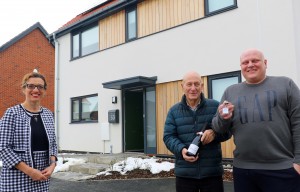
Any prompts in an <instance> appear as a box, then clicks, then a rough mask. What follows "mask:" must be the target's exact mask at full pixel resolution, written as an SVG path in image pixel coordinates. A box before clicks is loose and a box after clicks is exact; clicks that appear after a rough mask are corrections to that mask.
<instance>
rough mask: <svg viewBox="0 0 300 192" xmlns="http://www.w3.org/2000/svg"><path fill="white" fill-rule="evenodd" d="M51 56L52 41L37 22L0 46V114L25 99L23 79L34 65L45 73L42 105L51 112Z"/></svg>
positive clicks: (53, 56) (52, 60) (52, 74)
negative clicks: (44, 92)
mask: <svg viewBox="0 0 300 192" xmlns="http://www.w3.org/2000/svg"><path fill="white" fill-rule="evenodd" d="M54 59H55V49H54V45H53V44H51V43H50V42H49V39H48V33H47V31H46V30H45V29H44V27H43V26H42V25H41V24H40V23H39V22H38V23H35V24H34V25H32V26H31V27H29V28H28V29H26V30H25V31H23V32H22V33H20V34H19V35H17V36H16V37H14V38H13V39H11V40H10V41H8V42H7V43H5V44H3V45H2V46H1V47H0V65H1V68H0V74H1V75H0V82H1V84H2V85H1V86H0V93H1V99H0V118H1V117H2V116H3V114H4V112H5V111H6V109H7V108H8V107H11V106H13V105H17V104H20V103H22V102H23V101H24V99H25V97H24V95H23V93H22V88H21V83H22V79H23V76H24V75H25V74H27V73H30V72H32V71H33V70H34V69H37V70H38V71H39V72H40V73H42V74H43V75H45V77H46V80H47V83H48V85H49V86H48V88H47V96H46V97H45V98H44V99H43V102H42V105H43V106H44V107H47V108H49V109H50V110H51V111H53V112H54V83H55V82H54V63H55V62H54Z"/></svg>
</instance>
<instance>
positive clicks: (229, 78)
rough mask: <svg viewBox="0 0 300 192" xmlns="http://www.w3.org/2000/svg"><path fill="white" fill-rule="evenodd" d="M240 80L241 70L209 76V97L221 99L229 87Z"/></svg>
mask: <svg viewBox="0 0 300 192" xmlns="http://www.w3.org/2000/svg"><path fill="white" fill-rule="evenodd" d="M240 82H241V72H240V71H236V72H231V73H223V74H218V75H211V76H208V85H209V88H208V97H209V98H211V99H215V100H217V101H220V100H221V98H222V95H223V93H224V91H225V89H226V88H227V87H229V86H230V85H233V84H236V83H240Z"/></svg>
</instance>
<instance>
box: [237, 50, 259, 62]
mask: <svg viewBox="0 0 300 192" xmlns="http://www.w3.org/2000/svg"><path fill="white" fill-rule="evenodd" d="M250 54H255V55H257V56H259V57H260V58H261V60H265V56H264V54H263V52H262V51H260V50H258V49H253V48H252V49H247V50H245V51H243V52H242V54H241V56H240V61H241V62H242V60H243V59H244V58H245V57H246V56H247V55H250Z"/></svg>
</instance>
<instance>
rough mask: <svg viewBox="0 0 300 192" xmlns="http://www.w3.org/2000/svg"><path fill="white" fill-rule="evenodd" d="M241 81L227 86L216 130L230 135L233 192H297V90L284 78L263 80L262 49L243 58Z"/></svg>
mask: <svg viewBox="0 0 300 192" xmlns="http://www.w3.org/2000/svg"><path fill="white" fill-rule="evenodd" d="M240 66H241V72H242V75H243V77H244V78H245V80H246V81H245V82H242V83H239V84H235V85H232V86H230V87H228V88H227V89H226V90H225V92H224V94H223V96H222V99H221V103H222V104H220V105H219V107H218V112H217V114H216V116H215V117H214V118H213V121H212V125H213V129H214V131H216V132H218V133H223V132H226V131H229V132H231V133H232V134H233V136H234V143H235V145H236V149H235V150H234V161H233V166H234V168H233V176H234V188H235V192H271V191H272V192H277V191H278V192H283V191H284V192H299V191H300V91H299V88H298V87H297V85H296V84H295V83H294V82H293V80H291V79H290V78H288V77H274V76H267V75H266V69H267V60H266V59H265V58H264V55H263V53H262V52H261V51H259V50H257V49H249V50H246V51H245V52H243V53H242V54H241V57H240Z"/></svg>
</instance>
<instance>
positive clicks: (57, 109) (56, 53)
mask: <svg viewBox="0 0 300 192" xmlns="http://www.w3.org/2000/svg"><path fill="white" fill-rule="evenodd" d="M52 37H53V42H54V47H55V68H54V70H55V84H54V87H55V89H54V92H55V97H54V111H55V112H54V123H55V129H56V138H57V141H56V142H57V148H58V150H59V149H60V134H59V118H58V117H59V116H58V113H59V103H58V88H59V68H58V66H59V65H58V64H59V42H58V41H57V39H56V36H55V33H53V35H52Z"/></svg>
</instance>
